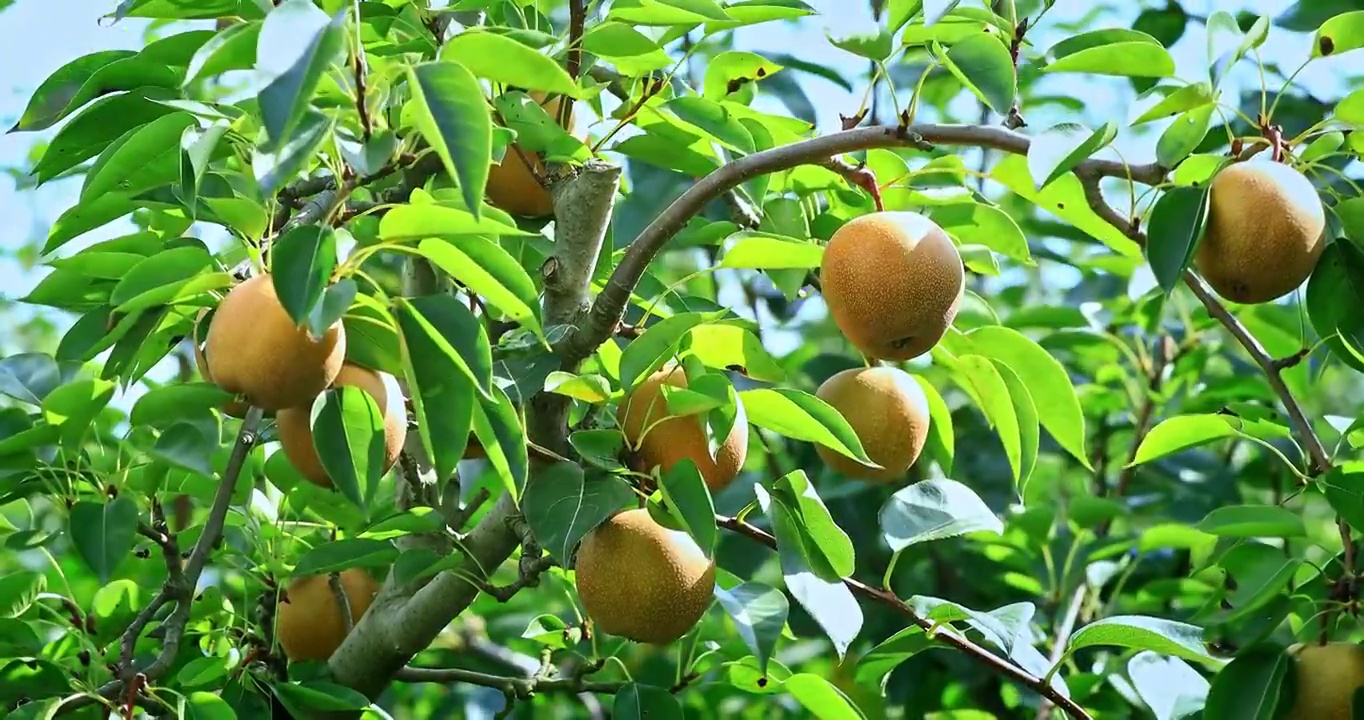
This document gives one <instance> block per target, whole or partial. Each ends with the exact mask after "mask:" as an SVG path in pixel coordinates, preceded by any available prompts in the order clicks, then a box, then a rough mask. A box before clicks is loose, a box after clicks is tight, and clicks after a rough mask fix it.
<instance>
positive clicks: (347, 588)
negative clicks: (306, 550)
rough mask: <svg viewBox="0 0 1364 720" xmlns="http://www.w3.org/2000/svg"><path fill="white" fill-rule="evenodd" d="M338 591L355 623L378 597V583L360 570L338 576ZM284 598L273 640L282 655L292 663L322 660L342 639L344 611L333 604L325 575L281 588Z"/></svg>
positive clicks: (281, 601) (328, 578)
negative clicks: (281, 650)
mask: <svg viewBox="0 0 1364 720" xmlns="http://www.w3.org/2000/svg"><path fill="white" fill-rule="evenodd" d="M340 579H341V589H342V591H344V592H345V594H346V603H347V604H349V605H350V614H351V618H352V619H353V620H354V621H355V622H359V621H360V618H361V617H362V616H363V615H364V614H365V611H367V610H369V606H370V605H371V604H373V602H374V596H375V595H377V594H378V593H379V589H380V585H379V583H378V581H376V580H375V579H374V577H373V576H372V575H370V574H369V572H368V571H367V570H364V569H362V568H350V569H347V570H343V571H341V573H340ZM284 594H285V598H287V600H288V602H285V601H284V599H281V600H280V603H279V605H278V606H277V607H276V609H275V622H276V627H275V636H276V637H277V638H279V645H280V647H281V648H283V649H284V654H285V656H287V657H288V658H289V659H290V660H292V661H294V662H300V661H304V660H319V661H321V660H326V659H327V658H329V657H331V656H332V653H334V652H336V648H338V647H340V646H341V641H343V640H345V639H346V618H345V616H344V615H342V612H344V608H342V607H341V603H339V602H337V601H336V593H335V592H333V591H332V587H331V579H330V577H329V576H327V575H307V576H303V577H299V578H296V579H294V580H293V581H292V582H290V583H289V585H288V586H287V587H286V588H285V591H284Z"/></svg>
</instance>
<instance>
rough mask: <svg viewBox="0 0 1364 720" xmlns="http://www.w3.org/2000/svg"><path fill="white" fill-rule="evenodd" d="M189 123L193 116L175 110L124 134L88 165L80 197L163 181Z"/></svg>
mask: <svg viewBox="0 0 1364 720" xmlns="http://www.w3.org/2000/svg"><path fill="white" fill-rule="evenodd" d="M193 124H194V116H193V115H190V114H189V113H185V112H177V113H171V114H169V115H162V116H161V117H158V118H156V119H155V120H152V121H151V122H149V123H147V124H146V125H142V126H140V127H136V128H133V129H132V130H129V131H128V132H126V133H124V134H123V135H122V136H120V137H119V138H118V139H116V140H114V141H113V142H112V143H110V144H109V146H108V148H106V149H105V150H104V152H102V153H100V155H99V157H98V158H96V159H95V162H94V164H93V165H91V166H90V170H89V171H88V172H87V173H86V175H85V183H84V184H83V185H82V186H81V194H80V197H81V200H83V201H89V200H90V199H91V198H94V197H99V196H101V195H107V194H109V193H113V192H120V193H138V192H142V191H144V190H149V189H151V188H153V187H156V186H158V185H162V184H164V183H165V182H167V181H168V180H169V179H170V178H171V177H174V174H175V172H176V169H177V168H178V167H179V161H180V135H181V134H182V133H183V132H184V131H185V129H186V128H188V127H190V126H192V125H193Z"/></svg>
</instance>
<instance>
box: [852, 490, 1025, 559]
mask: <svg viewBox="0 0 1364 720" xmlns="http://www.w3.org/2000/svg"><path fill="white" fill-rule="evenodd" d="M877 517H878V519H879V521H880V526H881V532H882V535H883V537H885V540H886V544H887V545H889V546H890V550H891V552H900V551H901V550H903V549H905V548H907V547H909V546H910V545H916V544H918V543H924V542H932V541H934V540H943V539H946V538H951V537H957V536H958V535H965V534H966V533H971V532H993V533H995V534H996V535H1002V534H1003V533H1004V523H1002V522H1000V520H999V518H998V517H996V516H995V513H994V511H992V510H991V509H990V508H989V506H987V505H986V504H985V501H984V500H981V499H980V496H979V495H977V494H976V493H975V491H973V490H971V488H969V487H967V486H966V485H964V484H962V483H959V482H957V481H956V480H948V479H947V478H930V479H928V480H920V481H919V482H916V483H914V484H912V485H909V486H908V487H905V488H902V489H900V490H898V491H896V493H895V494H894V495H892V496H890V499H889V500H887V501H886V504H885V505H883V506H882V507H881V512H880V514H879V515H878V516H877Z"/></svg>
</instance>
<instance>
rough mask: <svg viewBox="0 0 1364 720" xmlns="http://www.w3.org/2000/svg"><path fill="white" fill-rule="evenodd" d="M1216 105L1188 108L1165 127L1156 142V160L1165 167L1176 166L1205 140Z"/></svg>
mask: <svg viewBox="0 0 1364 720" xmlns="http://www.w3.org/2000/svg"><path fill="white" fill-rule="evenodd" d="M1216 109H1217V106H1216V105H1213V104H1211V103H1209V104H1207V105H1200V106H1198V107H1195V108H1193V109H1192V110H1186V111H1184V112H1183V113H1181V114H1180V115H1179V117H1177V118H1175V121H1174V122H1173V123H1171V124H1170V126H1169V127H1167V128H1165V132H1163V133H1161V134H1160V140H1158V141H1157V142H1156V160H1157V161H1158V162H1159V163H1160V164H1161V165H1163V166H1164V167H1174V166H1176V165H1178V164H1179V162H1180V161H1181V160H1183V159H1184V158H1185V157H1187V156H1188V155H1189V153H1191V152H1193V151H1194V150H1195V149H1197V148H1198V146H1199V145H1200V144H1201V143H1202V142H1203V138H1204V137H1206V136H1207V134H1208V127H1209V126H1210V124H1211V123H1212V114H1213V111H1214V110H1216Z"/></svg>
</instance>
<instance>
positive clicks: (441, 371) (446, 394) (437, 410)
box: [397, 296, 491, 477]
mask: <svg viewBox="0 0 1364 720" xmlns="http://www.w3.org/2000/svg"><path fill="white" fill-rule="evenodd" d="M432 297H435V298H436V299H437V301H439V300H440V298H442V297H443V298H445V299H447V300H449V301H451V302H456V303H458V301H457V300H455V298H454V297H453V296H432ZM466 312H467V310H466ZM397 316H398V324H399V328H400V330H401V333H402V335H401V341H402V342H401V345H402V363H403V374H404V376H405V377H406V379H407V387H408V393H409V395H410V396H411V398H412V407H413V410H414V411H415V418H414V419H415V420H416V421H417V427H418V429H419V431H420V432H421V438H422V444H423V445H424V446H425V448H426V452H427V453H428V454H429V455H430V457H431V459H432V464H433V465H434V466H435V471H436V475H437V476H438V477H449V476H450V473H452V472H454V470H455V466H456V465H457V464H458V463H459V461H460V459H461V458H463V457H464V448H465V446H466V445H467V444H468V440H469V430H470V428H471V427H472V425H473V416H474V404H475V398H476V396H477V395H479V394H481V393H478V392H477V391H476V389H475V388H476V385H477V384H476V383H475V382H474V380H473V379H472V378H471V377H470V374H469V373H468V371H467V366H466V365H465V363H464V362H463V360H462V359H461V358H460V356H459V352H458V351H457V350H455V348H453V347H451V345H450V343H449V342H448V341H447V340H446V339H445V337H444V336H443V335H442V330H441V328H439V327H436V326H434V325H433V323H432V322H430V321H429V320H426V319H424V318H423V316H422V313H421V312H420V311H419V309H418V308H417V307H416V306H414V305H412V304H410V303H409V302H406V301H400V302H399V303H398V307H397ZM489 352H490V353H491V350H490V351H489Z"/></svg>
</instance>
